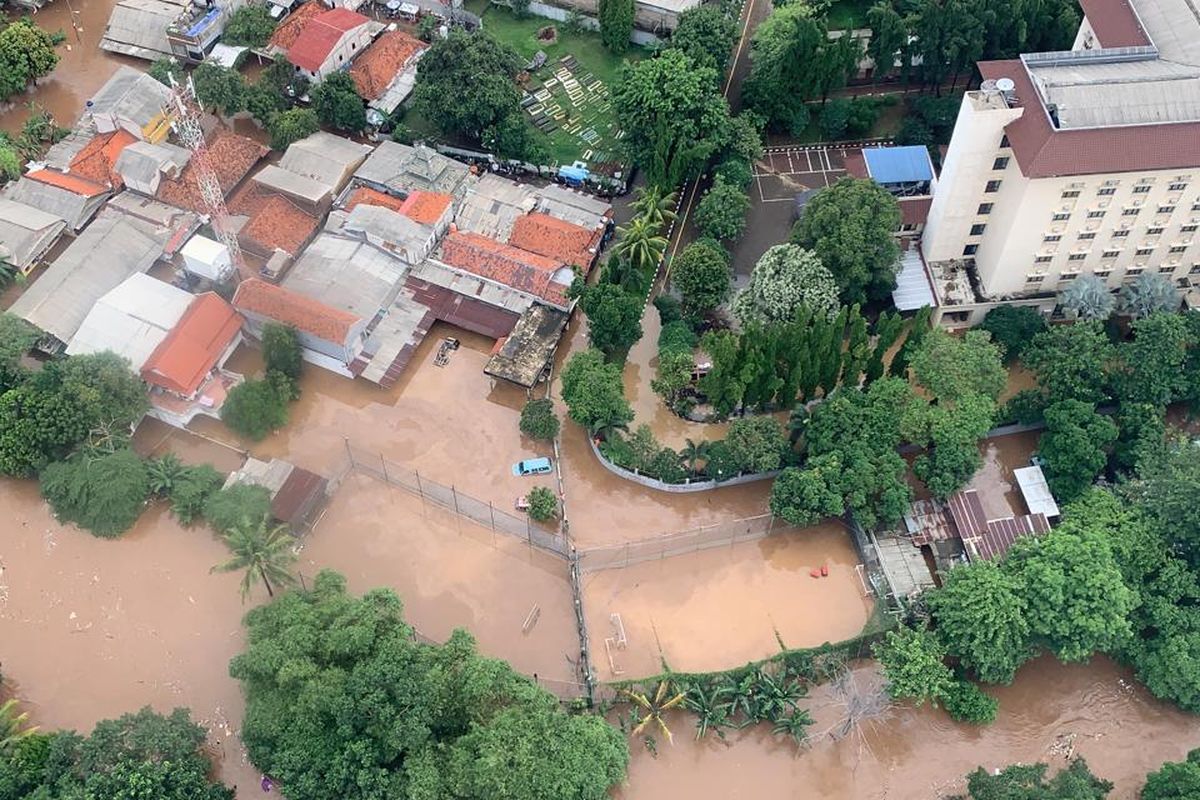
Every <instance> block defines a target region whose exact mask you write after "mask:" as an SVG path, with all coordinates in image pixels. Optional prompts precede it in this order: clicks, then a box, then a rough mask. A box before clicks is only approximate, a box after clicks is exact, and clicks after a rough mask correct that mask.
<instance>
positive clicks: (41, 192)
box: [0, 168, 112, 231]
mask: <svg viewBox="0 0 1200 800" xmlns="http://www.w3.org/2000/svg"><path fill="white" fill-rule="evenodd" d="M111 193H112V192H111V191H110V190H109V189H108V187H106V186H104V185H102V184H99V183H95V182H94V181H90V180H88V179H86V178H81V177H78V176H76V175H71V174H70V173H65V172H58V171H56V170H52V169H44V168H43V169H34V170H31V171H29V172H27V173H25V175H24V176H23V177H21V178H20V179H19V180H17V181H16V182H15V183H11V184H9V185H8V186H7V187H5V189H4V191H3V192H0V197H4V198H5V199H7V200H12V201H15V202H18V203H24V204H25V205H27V206H33V207H34V208H36V209H39V210H41V211H44V212H46V213H47V214H53V215H54V216H56V217H58V218H59V219H61V220H63V221H64V222H66V223H67V228H68V229H69V230H71V231H78V230H79V229H80V228H82V227H83V226H84V225H86V224H87V223H88V221H89V220H90V219H91V218H92V217H93V216H95V214H96V212H97V211H99V210H100V207H101V206H103V205H104V201H105V200H107V199H108V197H109V195H110V194H111Z"/></svg>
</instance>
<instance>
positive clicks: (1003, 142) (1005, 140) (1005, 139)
mask: <svg viewBox="0 0 1200 800" xmlns="http://www.w3.org/2000/svg"><path fill="white" fill-rule="evenodd" d="M1000 146H1001V147H1008V146H1009V144H1008V134H1007V133H1006V134H1004V135H1003V136H1001V137H1000Z"/></svg>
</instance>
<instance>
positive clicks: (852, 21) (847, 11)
mask: <svg viewBox="0 0 1200 800" xmlns="http://www.w3.org/2000/svg"><path fill="white" fill-rule="evenodd" d="M872 5H873V2H872V0H837V2H835V3H834V4H833V5H832V6H831V7H830V8H829V13H828V15H827V19H828V21H829V30H831V31H837V30H845V29H846V28H851V29H853V28H865V27H867V9H869V8H870V7H871V6H872Z"/></svg>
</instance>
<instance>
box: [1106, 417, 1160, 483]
mask: <svg viewBox="0 0 1200 800" xmlns="http://www.w3.org/2000/svg"><path fill="white" fill-rule="evenodd" d="M1114 419H1115V421H1116V424H1117V441H1116V443H1115V444H1114V445H1113V452H1112V457H1113V463H1114V464H1115V466H1116V467H1118V468H1120V469H1123V470H1127V471H1133V470H1134V469H1136V468H1137V467H1138V466H1139V465H1140V464H1142V463H1144V462H1146V461H1147V460H1148V459H1150V458H1156V457H1158V456H1159V455H1160V454H1161V453H1162V452H1163V450H1164V448H1165V447H1166V443H1167V424H1166V415H1165V414H1164V413H1163V409H1162V408H1160V407H1158V406H1156V405H1154V404H1153V403H1126V402H1124V401H1122V402H1121V405H1120V406H1119V407H1118V408H1117V413H1116V416H1115V417H1114Z"/></svg>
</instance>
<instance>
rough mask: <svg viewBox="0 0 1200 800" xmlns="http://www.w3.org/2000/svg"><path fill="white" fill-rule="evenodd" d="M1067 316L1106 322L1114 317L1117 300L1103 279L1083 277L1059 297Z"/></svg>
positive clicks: (1072, 283)
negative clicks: (1105, 320)
mask: <svg viewBox="0 0 1200 800" xmlns="http://www.w3.org/2000/svg"><path fill="white" fill-rule="evenodd" d="M1058 302H1059V305H1061V306H1062V307H1063V308H1065V309H1066V310H1067V314H1068V315H1069V316H1072V317H1077V318H1079V319H1099V320H1104V319H1108V318H1109V317H1110V316H1112V312H1113V308H1114V307H1115V306H1116V300H1115V298H1113V295H1112V292H1110V291H1109V290H1108V285H1107V284H1105V282H1104V280H1103V279H1102V278H1098V277H1096V276H1095V275H1081V276H1079V277H1078V278H1076V279H1075V280H1073V281H1071V282H1070V283H1069V284H1068V285H1067V288H1066V289H1063V291H1062V293H1061V294H1059V296H1058Z"/></svg>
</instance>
